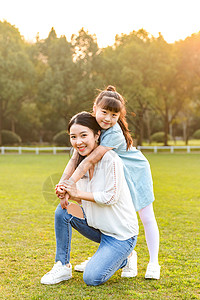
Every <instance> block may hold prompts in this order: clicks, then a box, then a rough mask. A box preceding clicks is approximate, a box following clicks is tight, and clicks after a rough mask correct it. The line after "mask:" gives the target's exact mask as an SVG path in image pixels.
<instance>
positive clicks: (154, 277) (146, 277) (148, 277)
mask: <svg viewBox="0 0 200 300" xmlns="http://www.w3.org/2000/svg"><path fill="white" fill-rule="evenodd" d="M145 279H156V280H158V279H160V276H159V277H158V276H153V275H147V276H146V275H145Z"/></svg>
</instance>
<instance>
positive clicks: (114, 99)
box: [94, 85, 133, 150]
mask: <svg viewBox="0 0 200 300" xmlns="http://www.w3.org/2000/svg"><path fill="white" fill-rule="evenodd" d="M94 104H96V106H100V107H101V108H103V109H106V110H110V111H114V112H120V116H119V119H118V123H119V125H120V127H121V129H122V132H123V134H124V137H125V140H126V144H127V150H128V149H129V148H130V147H131V146H132V145H133V139H132V137H131V135H130V131H129V129H128V123H127V121H126V107H125V99H124V98H123V97H122V96H121V95H120V94H119V93H117V91H116V89H115V87H113V86H112V85H109V86H108V87H107V88H106V90H104V91H102V92H100V93H99V95H98V96H97V97H96V99H95V101H94Z"/></svg>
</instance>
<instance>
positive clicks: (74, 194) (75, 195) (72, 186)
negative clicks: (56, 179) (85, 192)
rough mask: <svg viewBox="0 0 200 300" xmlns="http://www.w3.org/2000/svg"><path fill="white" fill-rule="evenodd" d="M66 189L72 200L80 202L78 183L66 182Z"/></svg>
mask: <svg viewBox="0 0 200 300" xmlns="http://www.w3.org/2000/svg"><path fill="white" fill-rule="evenodd" d="M64 188H65V190H66V191H67V193H68V194H69V196H70V199H72V200H75V201H77V202H79V201H80V198H79V191H78V190H77V187H76V183H75V182H74V181H73V180H72V179H70V180H66V181H65V184H64Z"/></svg>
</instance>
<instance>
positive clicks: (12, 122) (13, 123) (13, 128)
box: [11, 118, 15, 133]
mask: <svg viewBox="0 0 200 300" xmlns="http://www.w3.org/2000/svg"><path fill="white" fill-rule="evenodd" d="M11 131H12V132H14V133H15V120H14V119H13V118H12V119H11Z"/></svg>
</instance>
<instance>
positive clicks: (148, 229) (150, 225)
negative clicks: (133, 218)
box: [138, 203, 159, 264]
mask: <svg viewBox="0 0 200 300" xmlns="http://www.w3.org/2000/svg"><path fill="white" fill-rule="evenodd" d="M138 213H139V216H140V219H141V221H142V223H143V226H144V230H145V237H146V242H147V246H148V250H149V256H150V261H149V262H150V263H153V264H158V252H159V230H158V225H157V222H156V219H155V215H154V211H153V205H152V203H151V204H150V205H148V206H146V207H144V208H142V209H141V210H139V211H138Z"/></svg>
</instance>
